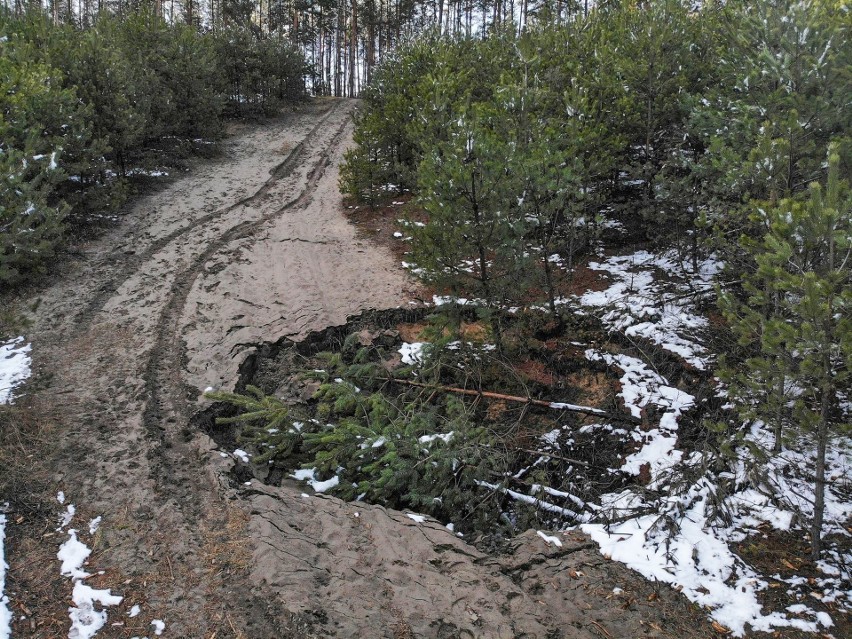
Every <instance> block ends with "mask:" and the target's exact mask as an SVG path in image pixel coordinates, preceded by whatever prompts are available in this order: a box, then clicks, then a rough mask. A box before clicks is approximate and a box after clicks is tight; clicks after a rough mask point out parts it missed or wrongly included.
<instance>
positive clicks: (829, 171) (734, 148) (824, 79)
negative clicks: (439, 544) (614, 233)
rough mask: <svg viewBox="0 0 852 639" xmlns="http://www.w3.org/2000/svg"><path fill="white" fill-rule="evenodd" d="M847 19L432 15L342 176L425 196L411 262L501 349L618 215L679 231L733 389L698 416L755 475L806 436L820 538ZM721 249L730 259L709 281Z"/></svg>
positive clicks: (745, 9)
mask: <svg viewBox="0 0 852 639" xmlns="http://www.w3.org/2000/svg"><path fill="white" fill-rule="evenodd" d="M850 30H852V20H851V19H850V7H849V5H848V4H846V3H844V2H836V1H831V0H810V1H805V2H791V1H789V0H771V1H761V2H726V3H704V4H703V5H701V6H696V5H695V4H694V3H688V2H678V1H672V0H669V1H665V0H661V1H657V2H635V3H634V2H613V3H601V4H600V5H599V6H597V7H595V8H593V9H592V10H590V11H588V12H586V11H579V12H576V13H575V14H574V15H573V16H572V17H570V18H569V19H561V18H560V17H558V16H554V15H548V14H547V13H546V12H545V13H544V14H540V15H539V19H536V20H531V21H530V22H529V23H526V24H524V25H522V27H521V28H518V27H517V25H515V24H510V25H504V26H503V27H501V28H495V29H493V30H492V31H491V32H490V33H489V34H488V36H487V37H484V38H483V37H479V36H469V35H467V34H464V33H449V34H448V33H446V32H438V31H437V30H436V31H433V32H430V33H428V34H425V35H424V36H423V37H420V38H418V39H416V40H414V41H411V42H408V43H406V44H405V45H404V46H402V47H400V48H399V49H398V50H397V51H396V52H395V53H394V54H393V57H392V60H390V61H388V62H387V63H386V64H385V65H383V66H381V67H380V68H379V69H378V71H377V72H376V74H375V76H374V78H373V81H372V83H371V84H370V86H369V87H368V88H367V89H366V90H365V92H364V108H363V109H362V111H361V114H360V116H359V118H358V121H357V126H356V131H355V141H356V142H357V144H358V146H357V147H356V148H355V149H353V150H351V151H349V152H348V155H347V157H346V162H345V165H344V167H343V170H342V182H341V183H342V186H343V188H344V190H346V191H347V192H348V193H349V195H350V196H351V197H352V198H354V199H355V200H358V201H361V202H365V203H367V204H369V205H370V206H378V205H382V204H384V203H387V202H388V201H389V200H390V199H394V198H399V197H401V196H403V195H404V194H407V193H409V192H410V193H411V194H412V195H413V200H412V204H411V207H412V208H411V215H413V216H414V217H412V218H411V220H410V222H409V224H408V226H407V228H406V234H407V235H409V240H410V242H411V244H410V249H409V251H408V253H407V255H406V257H405V259H406V263H407V265H408V266H409V268H410V269H411V270H412V272H413V273H415V274H416V275H417V276H418V277H420V278H421V279H423V280H424V281H425V282H426V283H428V284H430V285H431V286H433V287H435V288H436V290H437V291H438V292H439V293H440V294H449V295H450V297H451V298H464V299H465V300H466V303H467V305H472V306H473V307H475V308H476V311H477V314H478V316H479V317H480V318H481V319H483V320H485V321H486V322H487V323H488V325H489V328H490V331H489V340H490V341H491V342H492V343H493V344H494V345H495V346H496V349H497V351H498V353H500V354H503V355H505V357H506V358H507V360H508V361H517V360H518V359H519V358H523V357H524V353H525V349H526V348H527V347H526V346H524V344H525V343H526V340H527V339H533V336H535V335H538V334H540V333H541V326H540V325H539V324H538V323H537V322H536V321H532V322H530V325H529V326H527V327H526V328H523V325H524V324H525V321H524V320H521V319H518V317H517V316H515V315H514V311H512V310H511V309H518V308H531V307H532V308H534V307H535V306H536V305H537V304H538V305H540V308H546V309H547V310H548V311H549V313H550V315H551V316H552V320H553V321H554V322H555V323H556V325H560V324H562V323H564V322H566V321H567V322H569V323H570V322H572V321H576V318H573V315H574V313H575V312H576V302H575V301H574V300H573V299H572V297H571V296H570V295H566V291H567V290H569V289H570V286H571V281H572V278H573V277H574V274H575V266H577V265H578V264H581V263H582V261H583V260H588V259H589V257H590V256H594V255H596V251H597V250H598V247H599V246H600V244H599V238H600V237H601V235H602V233H603V232H604V231H605V229H606V228H607V227H608V226H612V224H617V225H620V226H622V227H623V228H625V229H626V231H627V234H628V236H629V237H630V240H631V242H633V243H634V245H635V246H639V247H649V248H652V249H653V248H656V249H657V250H661V251H664V250H667V249H668V248H669V247H671V246H674V247H676V249H677V254H678V255H679V258H678V260H677V262H680V263H681V264H682V265H683V273H682V275H683V276H684V277H687V278H690V277H692V278H694V280H695V288H693V290H691V291H690V292H688V293H686V294H685V295H686V296H688V297H694V298H695V299H697V300H704V303H705V304H707V307H706V309H705V312H706V313H710V314H716V317H717V318H718V319H717V320H716V324H715V327H714V331H713V337H712V339H713V340H714V342H715V345H714V348H715V349H716V352H717V353H718V354H719V355H720V358H719V361H718V366H717V370H716V374H717V375H718V376H719V378H721V381H720V382H718V383H719V384H720V386H719V389H718V392H719V393H721V394H722V396H724V397H726V398H727V400H728V406H727V410H721V411H720V412H718V413H717V414H705V415H704V417H703V420H704V421H705V426H706V427H707V428H708V432H712V433H715V435H714V437H718V441H717V443H716V444H715V446H718V448H717V453H718V454H719V455H720V457H719V459H724V458H726V456H727V457H729V458H730V459H740V461H742V460H741V458H740V457H739V454H740V453H737V452H736V451H737V450H739V451H742V450H746V449H750V450H752V454H753V455H755V457H754V458H752V460H751V461H749V462H747V463H746V466H748V467H750V468H752V469H757V470H755V472H757V473H758V475H760V474H762V473H764V472H765V471H766V469H767V468H769V467H771V463H768V460H770V459H771V458H772V456H773V455H778V454H780V453H781V452H782V450H783V449H784V448H785V447H786V446H793V447H794V448H795V449H796V450H801V449H802V448H801V447H805V449H810V448H811V447H813V450H815V457H814V466H813V468H810V469H808V471H807V472H808V476H809V479H808V481H809V482H810V484H811V487H812V489H813V491H814V498H813V501H812V502H811V503H812V508H813V511H812V512H811V513H810V514H805V513H803V514H802V516H803V518H804V520H808V521H809V522H810V524H809V525H810V530H809V534H810V538H811V543H812V553H813V559H814V560H816V559H817V558H818V557H819V555H820V539H821V529H822V521H823V507H824V503H823V502H824V497H825V490H826V483H827V481H828V480H827V475H826V450H827V447H828V446H829V442H830V441H831V440H832V439H833V438H835V437H842V436H844V435H845V434H847V433H848V432H849V421H850V412H852V410H850V409H852V405H850V404H849V400H848V398H849V397H850V361H852V198H850V191H849V183H848V177H849V176H850V171H852V108H851V107H852V45H850V42H852V33H850ZM707 260H711V261H712V262H714V263H718V264H724V268H723V269H722V270H721V272H720V273H719V276H718V277H717V278H716V280H715V287H714V286H708V283H707V282H706V281H705V282H703V283H702V270H701V269H702V268H703V266H704V265H705V264H706V262H707ZM714 293H715V295H714ZM711 300H712V301H711ZM658 304H660V306H661V308H662V306H663V305H664V302H663V301H662V300H659V301H658ZM616 312H617V311H613V313H616ZM572 318H573V319H572ZM616 323H617V322H616ZM519 324H521V325H522V327H521V328H519V327H518V325H519ZM509 327H511V328H509ZM507 330H510V331H511V332H512V333H513V335H512V337H511V338H510V339H508V340H506V339H504V337H503V335H504V333H505V332H506V331H507ZM519 334H520V336H521V337H519ZM519 339H520V342H519V341H518V340H519ZM436 357H438V356H437V355H436ZM427 366H428V364H427ZM441 383H445V382H441ZM713 383H714V384H715V383H716V382H713ZM755 425H756V426H757V427H758V428H759V429H763V428H765V429H766V430H767V432H768V433H769V434H768V435H767V437H766V439H764V440H763V441H762V443H760V444H757V443H755V441H753V432H754V431H751V430H750V429H751V428H752V427H754V426H755ZM461 430H464V429H463V428H461V427H459V428H458V429H457V431H456V432H458V431H461ZM465 432H466V431H465ZM767 442H770V443H767ZM335 450H336V449H335ZM336 454H337V453H336V452H329V451H324V452H323V453H322V455H330V456H334V455H336ZM448 454H449V455H452V454H453V453H448ZM714 454H715V453H714ZM322 455H319V454H318V455H317V460H319V461H321V460H322V459H324V457H322ZM335 459H336V457H335ZM341 465H342V466H346V464H341ZM485 480H486V477H485V476H482V477H478V478H477V481H485ZM770 483H771V481H770ZM474 485H476V484H475V482H474ZM418 505H419V502H418Z"/></svg>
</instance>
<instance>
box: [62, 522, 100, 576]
mask: <svg viewBox="0 0 852 639" xmlns="http://www.w3.org/2000/svg"><path fill="white" fill-rule="evenodd" d="M91 554H92V551H91V550H90V549H89V547H88V546H87V545H86V544H84V543H83V542H82V541H80V540H79V539H77V531H76V530H74V529H73V528H72V529H71V530H69V531H68V539H66V540H65V542H64V543H63V544H62V545H61V546H59V552H58V553H56V558H57V559H59V561H61V562H62V567H61V568H60V569H59V571H60V573H62V574H63V575H66V576H68V577H71V578H72V579H85V578H86V577H88V576H89V573H87V572H86V571H84V570H83V564H84V563H85V561H86V560H87V559H88V558H89V555H91Z"/></svg>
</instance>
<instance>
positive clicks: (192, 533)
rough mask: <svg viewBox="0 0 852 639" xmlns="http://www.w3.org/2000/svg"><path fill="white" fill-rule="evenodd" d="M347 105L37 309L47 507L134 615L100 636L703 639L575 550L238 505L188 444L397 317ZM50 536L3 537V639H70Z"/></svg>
mask: <svg viewBox="0 0 852 639" xmlns="http://www.w3.org/2000/svg"><path fill="white" fill-rule="evenodd" d="M353 108H354V103H353V102H352V101H327V102H318V103H314V104H312V105H310V106H309V107H307V108H306V109H305V110H303V111H302V112H301V113H296V114H292V115H289V116H287V117H286V118H283V119H281V120H279V121H276V122H273V123H270V124H266V125H263V126H259V127H256V128H248V129H246V130H245V131H244V132H242V133H240V134H238V135H237V136H236V137H234V138H233V139H232V140H231V141H230V142H229V143H228V144H227V153H226V157H225V158H224V159H221V160H217V161H213V162H205V163H203V164H201V165H200V166H198V167H197V168H196V169H195V170H194V171H193V172H192V173H191V174H190V175H189V176H187V177H185V178H183V179H180V180H178V181H176V182H174V183H173V184H171V185H170V186H168V187H167V188H165V189H163V190H161V191H160V192H158V193H156V194H154V195H151V196H148V197H145V198H142V199H140V200H138V201H137V202H136V203H135V204H134V205H133V206H132V207H131V208H130V209H129V210H128V211H127V212H126V216H125V219H124V222H123V223H122V224H121V225H120V226H119V227H118V228H116V229H115V230H114V231H113V232H111V233H109V234H107V235H106V236H104V237H102V238H101V239H99V240H97V241H96V242H93V243H92V244H91V245H89V246H85V247H83V257H82V258H81V259H79V260H78V261H77V262H76V263H75V264H73V265H72V267H73V268H72V269H71V272H69V273H68V274H67V275H66V276H65V277H63V278H62V279H61V281H58V282H56V284H55V285H53V286H52V287H51V288H49V289H47V290H45V291H43V293H42V294H41V304H40V305H39V307H38V310H37V311H36V312H35V316H34V326H33V329H32V331H31V333H30V336H31V338H32V340H33V343H34V354H35V361H34V363H35V369H36V372H37V375H36V379H35V381H34V383H33V384H32V386H31V389H32V391H31V397H30V398H29V400H28V403H27V405H28V410H31V411H42V412H43V413H45V414H51V415H53V416H55V423H54V425H53V426H52V428H53V429H54V430H53V433H54V439H55V441H57V442H58V443H57V444H55V450H51V451H49V454H45V455H44V461H43V463H42V466H43V468H44V467H48V466H49V468H50V472H49V480H50V481H49V483H50V490H54V489H55V490H60V489H61V490H63V491H64V492H65V494H66V495H67V497H68V498H69V499H70V500H72V501H74V502H75V503H76V504H77V505H78V508H80V509H81V510H82V511H85V512H87V513H90V514H92V515H102V516H103V522H102V524H101V528H100V529H99V531H98V532H97V536H96V539H95V540H94V542H93V543H94V550H95V552H94V553H93V555H92V558H91V565H90V566H89V568H90V570H105V571H106V574H105V575H103V576H101V577H100V578H97V577H96V578H93V579H94V580H95V581H96V583H94V585H97V586H98V587H109V588H112V590H113V592H114V593H118V594H124V595H126V599H125V602H124V603H123V604H122V606H121V607H119V608H116V609H111V612H110V621H111V622H112V621H117V622H121V623H122V624H123V625H121V626H114V625H109V624H108V625H107V626H106V627H105V628H104V629H103V630H102V631H101V632H100V633H99V635H98V636H99V637H131V636H136V635H139V636H141V635H142V634H146V633H150V628H149V629H145V628H144V625H142V626H140V625H139V624H136V625H134V623H133V622H132V620H129V619H128V618H127V617H126V616H125V613H126V610H124V608H125V607H126V608H129V606H130V605H131V604H132V603H140V602H141V603H144V610H145V611H148V612H150V614H149V615H148V616H149V617H150V616H151V615H156V617H157V618H159V619H163V620H164V621H165V622H166V624H167V629H166V632H165V634H164V636H169V637H192V638H195V637H197V638H201V637H205V638H207V637H212V636H216V637H218V638H220V639H221V638H222V637H251V638H261V637H264V638H265V637H539V638H544V637H582V638H585V637H589V638H591V637H623V638H625V639H626V638H628V637H630V638H633V637H639V636H648V637H691V636H696V637H701V636H708V635H709V632H708V631H707V630H706V629H707V628H709V626H707V625H706V624H703V625H702V624H701V622H700V619H701V617H700V615H697V614H696V612H695V611H694V610H693V609H691V608H690V607H688V606H687V605H686V604H685V603H684V602H683V601H681V600H680V599H679V598H678V597H677V596H676V595H675V594H674V593H672V592H671V591H668V590H663V591H660V592H657V591H656V589H654V588H653V587H652V586H650V585H648V584H647V583H645V582H643V581H642V580H641V579H640V578H639V577H637V576H636V575H634V574H633V573H631V572H630V571H628V570H626V569H624V568H623V567H621V566H619V565H615V564H612V563H610V562H608V561H606V560H605V559H604V558H602V557H601V556H600V555H599V554H598V552H597V551H596V549H595V548H594V547H593V546H592V545H591V544H590V543H589V542H588V540H587V539H585V538H583V537H582V536H578V535H576V534H568V535H565V536H561V537H560V538H561V539H562V547H561V548H560V547H556V546H553V545H548V544H547V543H546V542H545V541H544V540H543V539H542V538H540V537H539V536H537V535H535V534H534V533H528V534H525V535H523V536H521V537H520V538H518V539H517V540H516V541H515V543H514V546H515V550H514V552H513V553H511V554H510V555H508V556H505V557H501V558H495V557H490V556H487V555H484V554H482V553H480V552H478V551H476V550H474V549H473V548H471V547H470V546H468V545H467V544H465V543H464V542H462V541H461V540H459V539H457V538H456V537H455V536H454V535H453V534H452V533H451V532H450V531H448V530H446V529H445V528H444V527H442V526H441V525H440V524H438V523H437V522H430V521H426V522H424V523H418V522H415V521H414V520H412V519H410V518H408V517H406V515H405V514H403V513H398V512H393V511H389V510H385V509H384V508H381V507H376V506H369V505H365V504H360V503H353V504H349V503H344V502H341V501H340V500H337V499H334V498H328V497H322V496H317V495H310V496H307V495H305V494H303V490H304V489H303V488H302V487H300V486H297V485H295V484H293V485H284V486H282V487H269V486H263V485H260V484H258V483H257V482H252V483H251V485H250V486H235V485H234V482H233V480H232V477H231V476H230V475H229V470H230V468H231V466H232V465H233V463H234V462H233V459H232V458H231V457H230V456H222V455H221V454H220V451H217V450H215V444H214V442H212V440H210V439H209V438H208V437H206V436H205V435H203V434H201V433H200V432H199V431H198V430H196V429H195V428H194V427H192V426H191V416H192V414H193V413H194V412H195V411H196V410H198V408H199V405H200V402H201V393H202V391H203V390H204V389H205V388H206V387H208V386H212V387H216V388H225V389H229V388H232V387H233V385H234V383H235V382H236V379H237V371H238V368H239V365H240V363H241V362H242V361H243V360H244V359H245V358H246V356H247V355H248V354H249V353H251V352H252V351H253V350H254V348H255V347H256V345H258V344H259V343H261V342H264V341H266V342H271V341H275V340H277V339H279V338H282V337H285V336H288V337H291V338H298V337H299V336H302V335H305V334H306V333H307V332H308V331H310V330H315V329H319V328H323V327H325V326H328V325H333V324H339V323H342V322H343V321H344V320H345V318H346V316H347V315H350V314H354V313H356V312H358V311H360V310H362V309H365V308H388V307H393V306H397V305H402V304H407V300H408V294H409V293H410V291H412V290H413V289H414V284H413V283H412V282H411V281H410V280H409V279H407V276H406V275H405V274H404V273H403V272H402V271H401V269H400V268H399V267H398V265H397V264H396V262H395V261H394V260H393V259H392V258H391V257H390V255H389V254H386V253H383V252H381V251H379V250H377V249H376V248H375V247H374V246H371V245H367V244H366V243H365V241H364V240H362V239H359V238H358V237H356V233H355V230H354V228H353V227H352V226H351V225H349V224H348V223H347V222H346V221H345V219H344V217H343V215H342V213H341V204H340V195H339V193H338V190H337V168H336V167H337V164H338V163H339V161H340V160H341V158H342V153H343V151H344V150H345V148H346V147H347V145H348V144H350V143H351V142H350V140H351V130H352V125H351V118H350V115H351V111H352V109H353ZM57 510H58V505H57ZM21 519H24V518H21ZM52 526H55V524H53V522H52V521H51V517H50V516H47V515H45V519H44V521H43V522H33V521H32V520H31V518H27V521H26V522H24V523H21V524H16V523H15V519H14V518H13V519H12V524H11V525H10V526H9V530H8V531H7V533H8V535H9V543H8V548H7V555H8V557H7V559H8V561H9V562H10V564H11V569H10V574H9V585H8V586H7V590H8V592H9V594H10V599H11V605H12V607H13V610H15V611H16V612H17V611H18V610H22V608H21V606H24V608H23V609H26V611H28V612H27V613H25V614H24V616H26V617H27V619H26V620H21V621H19V622H16V624H15V626H14V632H15V636H22V637H23V636H34V637H51V636H63V634H62V628H61V624H59V622H57V621H56V620H57V619H60V620H61V619H62V618H63V617H64V616H65V614H66V612H65V611H66V609H67V606H68V602H67V597H68V595H69V594H70V586H69V585H68V582H67V580H66V579H64V578H60V577H59V567H58V562H57V561H56V559H55V554H56V548H57V545H58V543H59V541H61V539H60V537H59V536H57V535H55V534H52V533H50V532H48V533H45V534H46V536H41V537H39V538H35V535H34V533H35V532H37V531H51V530H52ZM45 580H54V582H55V583H54V584H53V585H52V586H50V587H46V586H45ZM614 588H617V589H620V590H617V591H616V592H617V593H618V594H614V592H613V589H614ZM63 589H64V590H63ZM49 592H53V593H60V598H58V599H57V600H55V601H52V602H50V601H48V600H47V599H45V596H44V593H49ZM39 593H41V594H39ZM62 593H64V594H62ZM61 597H65V598H66V599H65V600H62V598H61ZM51 620H52V621H51ZM696 620H699V621H696ZM65 628H66V629H65V630H64V632H65V633H67V625H66V626H65ZM57 629H58V630H57ZM57 632H59V634H58V635H57Z"/></svg>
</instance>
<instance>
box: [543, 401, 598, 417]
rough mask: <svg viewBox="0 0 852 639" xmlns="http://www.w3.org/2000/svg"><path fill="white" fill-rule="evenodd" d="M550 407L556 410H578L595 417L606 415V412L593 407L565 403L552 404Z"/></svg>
mask: <svg viewBox="0 0 852 639" xmlns="http://www.w3.org/2000/svg"><path fill="white" fill-rule="evenodd" d="M550 407H551V408H553V409H555V410H576V411H582V412H584V413H591V414H593V415H606V411H605V410H601V409H600V408H592V407H591V406H579V405H577V404H566V403H565V402H550Z"/></svg>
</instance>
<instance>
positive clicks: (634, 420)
mask: <svg viewBox="0 0 852 639" xmlns="http://www.w3.org/2000/svg"><path fill="white" fill-rule="evenodd" d="M388 381H389V382H396V383H397V384H406V385H407V386H416V387H417V388H427V389H430V390H434V391H439V392H443V393H456V394H458V395H470V396H472V397H487V398H488V399H498V400H503V401H506V402H517V403H519V404H531V405H533V406H543V407H544V408H552V409H553V410H564V411H568V412H569V413H581V414H583V415H594V416H595V417H604V418H606V419H608V420H610V421H614V422H622V423H624V422H628V423H630V424H641V423H642V420H641V419H639V418H638V417H633V416H632V415H625V414H623V413H610V412H609V411H605V410H602V409H600V408H595V407H593V406H578V405H577V404H566V403H565V402H548V401H546V400H543V399H533V398H532V397H521V396H520V395H506V394H504V393H494V392H491V391H483V390H474V389H471V388H458V387H455V386H440V385H438V384H424V383H423V382H414V381H411V380H408V379H395V378H391V379H389V380H388Z"/></svg>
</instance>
